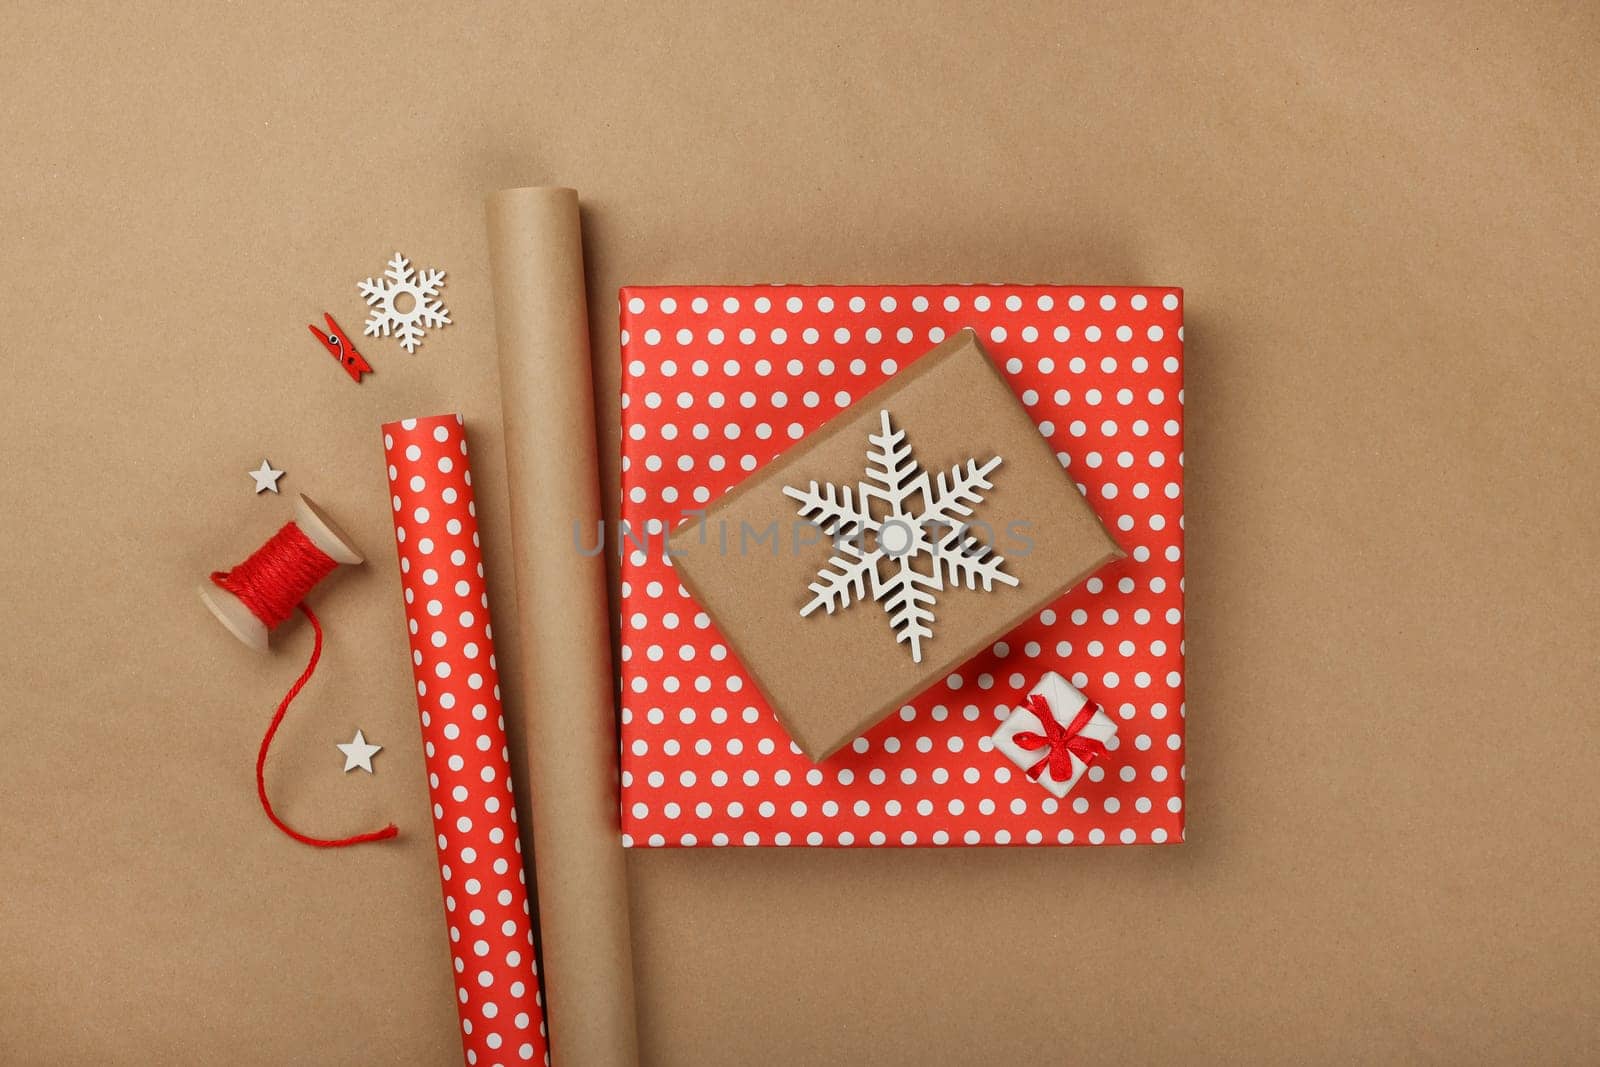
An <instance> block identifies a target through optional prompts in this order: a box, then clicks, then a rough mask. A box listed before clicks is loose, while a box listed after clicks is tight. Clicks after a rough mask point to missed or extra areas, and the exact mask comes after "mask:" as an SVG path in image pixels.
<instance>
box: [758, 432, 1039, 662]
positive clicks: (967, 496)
mask: <svg viewBox="0 0 1600 1067" xmlns="http://www.w3.org/2000/svg"><path fill="white" fill-rule="evenodd" d="M882 418H883V429H882V431H881V432H879V433H874V434H868V435H867V441H868V444H869V447H868V449H867V472H866V476H867V480H866V481H862V482H858V483H857V485H856V488H855V491H854V492H852V491H851V489H850V487H849V486H848V485H846V486H843V487H840V486H836V485H834V484H833V483H832V482H828V483H826V484H825V485H823V486H821V487H819V486H818V484H817V483H816V482H812V483H811V485H810V487H809V488H806V489H796V488H794V487H793V486H788V485H786V486H784V487H783V492H784V495H785V496H787V497H790V498H792V499H794V500H796V501H798V502H799V504H800V508H799V512H800V517H801V518H803V519H805V520H806V521H808V522H811V523H814V524H815V525H816V526H817V527H818V528H820V529H821V530H822V532H823V533H824V534H826V535H827V536H828V537H830V538H831V539H832V540H833V547H834V553H835V554H834V555H833V556H832V557H831V558H830V559H829V560H828V562H827V563H825V564H824V565H823V567H822V569H821V570H819V571H818V572H817V580H816V581H814V582H812V583H811V584H810V586H809V587H808V588H810V590H811V592H812V594H813V595H812V598H811V599H810V600H809V601H807V602H806V605H805V606H804V607H803V608H801V609H800V614H801V615H803V616H804V615H810V614H811V613H812V612H814V611H816V610H817V609H818V608H823V609H825V610H826V611H827V613H828V614H830V615H832V614H833V612H834V610H835V609H842V608H847V607H849V606H850V605H851V604H852V603H854V602H856V601H859V600H862V599H864V598H865V593H866V589H867V583H868V581H869V580H870V582H871V586H872V599H874V600H876V601H878V602H879V603H881V604H882V605H883V610H884V613H885V614H886V615H888V616H889V625H890V626H891V627H892V628H893V629H894V633H895V640H896V641H898V642H900V643H901V644H909V645H910V646H911V659H912V661H913V662H915V663H921V662H922V641H923V639H924V638H932V637H933V626H932V624H933V605H934V603H935V599H936V597H935V594H937V593H941V592H943V591H944V590H945V588H946V586H947V585H950V586H955V585H965V586H966V587H967V588H968V589H976V588H977V587H978V586H979V585H982V586H983V589H984V591H985V592H988V591H990V590H992V589H993V588H994V583H995V582H1003V583H1005V584H1006V585H1016V584H1017V579H1016V578H1015V577H1014V576H1012V575H1010V574H1007V573H1006V572H1005V571H1004V570H1002V569H1001V565H1002V564H1004V563H1005V558H1004V557H1002V556H999V555H996V554H995V551H994V549H993V548H992V547H991V546H989V545H988V544H985V543H984V542H983V541H982V540H980V539H979V538H978V537H976V536H974V535H973V533H972V531H971V529H970V528H969V526H968V524H967V522H966V520H967V519H968V518H970V517H971V515H972V509H973V507H974V506H975V505H977V504H980V503H982V501H983V494H984V492H985V491H987V490H989V489H992V488H994V483H993V482H991V481H990V480H989V475H990V473H991V472H993V471H994V469H995V468H996V467H998V466H1000V457H999V456H995V457H994V458H993V459H991V460H989V461H988V462H987V463H984V464H981V465H980V464H979V463H978V461H977V460H972V459H969V460H967V461H966V463H964V464H957V465H956V466H954V467H952V468H951V469H950V470H949V471H948V472H946V471H940V472H939V473H938V474H937V475H936V476H933V477H930V476H929V474H928V472H927V471H925V470H923V469H922V467H921V465H919V464H918V463H917V462H916V460H914V459H912V457H911V445H910V443H909V442H907V441H906V433H905V431H904V430H897V429H895V428H894V426H893V424H892V423H891V422H890V421H889V413H888V412H887V411H884V412H883V413H882ZM874 502H876V504H877V506H874ZM923 560H925V561H926V562H925V563H924V568H925V569H918V568H917V566H916V564H917V563H918V561H923Z"/></svg>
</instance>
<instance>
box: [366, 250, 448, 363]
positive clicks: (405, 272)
mask: <svg viewBox="0 0 1600 1067" xmlns="http://www.w3.org/2000/svg"><path fill="white" fill-rule="evenodd" d="M443 284H444V271H442V270H432V269H428V270H423V271H421V272H420V273H419V272H417V271H416V270H415V269H413V268H412V266H411V262H410V261H409V260H407V259H406V257H405V256H402V255H401V254H400V253H399V252H396V253H395V254H394V258H393V259H391V260H390V261H389V269H388V270H386V271H384V272H383V277H382V278H368V279H367V280H366V281H364V282H362V283H361V295H362V296H364V297H366V298H367V304H368V305H369V306H370V307H371V308H372V309H373V311H372V315H371V316H370V317H369V318H368V319H367V325H366V328H365V329H364V330H363V331H362V332H363V333H364V334H366V335H367V336H368V337H388V336H389V335H390V334H391V333H393V334H394V336H395V339H396V340H398V341H399V342H400V344H401V346H402V347H404V348H405V350H406V351H407V352H411V353H415V352H416V350H417V346H418V345H419V344H421V343H422V338H423V337H424V336H425V335H426V332H427V329H425V328H432V327H435V326H446V325H448V324H449V322H450V311H449V309H448V308H446V307H445V306H444V305H443V304H441V303H439V287H440V286H441V285H443Z"/></svg>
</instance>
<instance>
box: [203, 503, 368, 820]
mask: <svg viewBox="0 0 1600 1067" xmlns="http://www.w3.org/2000/svg"><path fill="white" fill-rule="evenodd" d="M360 562H362V559H361V553H359V552H357V551H356V550H355V546H353V545H352V544H351V543H350V538H349V537H347V536H345V533H344V531H343V530H340V529H339V527H337V526H335V525H334V524H333V521H332V520H331V519H329V518H328V517H327V516H326V515H324V514H323V513H322V511H321V509H319V508H318V507H317V506H316V505H315V504H313V503H312V502H311V501H310V500H308V499H307V498H306V497H305V496H303V495H302V496H300V497H298V498H297V499H296V501H295V506H294V521H293V522H290V523H286V524H285V525H284V526H283V527H282V528H281V529H280V530H278V532H277V533H275V534H273V535H272V537H270V538H269V539H268V540H267V542H266V543H265V544H263V545H262V546H261V547H260V548H258V549H256V551H255V552H253V553H252V554H251V555H250V557H249V558H248V559H246V560H245V561H244V562H243V563H241V564H239V565H238V566H237V567H234V568H233V569H232V570H231V571H217V572H216V573H214V574H213V575H211V578H210V580H208V581H206V582H203V583H202V584H201V586H200V599H201V601H202V602H203V603H204V604H205V606H206V607H207V608H210V609H211V613H212V614H213V615H215V616H216V617H217V618H218V619H219V620H221V622H222V625H224V626H226V627H227V628H228V632H229V633H231V634H233V636H235V637H237V638H238V639H239V640H241V641H243V642H244V643H245V644H246V645H249V646H250V647H251V648H253V649H255V650H256V651H257V652H265V651H266V650H267V635H268V632H269V631H270V630H271V629H272V627H274V626H276V625H278V624H279V623H281V622H283V621H284V620H285V619H287V618H288V617H289V616H290V614H291V613H293V612H294V611H296V610H298V611H299V612H300V613H301V614H303V615H304V616H305V617H306V621H308V622H309V623H311V633H312V639H313V640H312V645H311V657H310V659H308V660H307V661H306V666H305V670H303V671H301V672H300V677H299V678H297V679H295V682H294V684H293V685H291V686H290V687H289V691H288V692H287V693H285V694H284V697H283V699H282V700H281V701H279V702H278V710H277V711H276V712H274V713H273V716H272V721H271V723H269V724H268V726H267V732H266V734H265V735H264V736H263V737H262V738H261V747H260V749H258V750H257V752H256V796H257V797H258V798H259V799H260V801H261V810H262V811H264V812H266V815H267V818H268V819H270V820H271V821H272V825H274V826H276V827H277V828H278V829H279V830H282V831H283V832H284V833H285V834H287V835H289V836H290V837H292V838H294V839H295V840H296V841H299V842H301V843H302V844H306V845H311V846H313V847H315V848H344V847H346V846H348V845H360V844H364V843H366V842H369V841H386V840H388V839H389V838H391V837H394V836H395V835H396V834H397V833H398V832H399V831H398V830H397V829H396V828H395V825H394V824H393V823H390V824H389V825H388V826H385V827H384V828H383V829H381V830H373V831H371V832H369V833H364V834H356V835H355V836H353V837H335V838H328V837H312V836H311V835H309V834H303V833H301V832H300V831H299V830H296V829H295V828H294V827H292V826H290V825H289V824H288V823H286V822H284V821H283V819H282V818H280V817H279V815H278V813H277V812H276V811H274V810H273V807H272V801H271V799H270V798H268V796H267V778H266V767H267V752H268V751H269V750H270V749H271V748H272V738H273V737H274V736H275V735H276V734H277V732H278V727H279V725H281V724H282V722H283V716H284V714H285V713H286V712H287V711H288V710H289V705H290V704H292V703H294V698H295V697H296V696H298V695H299V694H300V691H301V690H302V689H304V688H305V685H306V683H307V682H309V681H310V680H311V676H312V674H313V673H315V672H316V669H317V661H318V660H319V659H321V657H322V623H321V622H319V621H318V620H317V616H316V613H315V612H313V611H312V610H311V608H310V607H309V606H308V605H307V604H306V603H305V597H306V595H307V594H309V593H310V592H311V590H312V589H314V588H315V587H316V585H317V583H318V582H320V581H321V580H322V579H323V578H325V577H327V576H328V575H329V574H331V573H332V572H333V571H334V569H335V568H337V567H338V566H339V565H340V564H342V563H360ZM235 590H237V592H236V591H235ZM240 594H243V595H242V596H241V595H240Z"/></svg>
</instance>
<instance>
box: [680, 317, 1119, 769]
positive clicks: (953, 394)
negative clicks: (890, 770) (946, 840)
mask: <svg viewBox="0 0 1600 1067" xmlns="http://www.w3.org/2000/svg"><path fill="white" fill-rule="evenodd" d="M885 411H887V412H888V413H889V416H890V420H891V423H892V426H893V428H894V429H895V430H901V431H904V432H905V434H906V441H907V443H908V444H909V445H910V448H911V457H912V459H913V460H914V461H915V462H916V463H917V464H918V465H919V466H920V467H921V469H922V470H924V471H927V472H928V473H929V475H930V476H931V477H934V478H937V477H938V475H939V472H946V473H947V474H948V473H949V472H951V471H952V468H955V467H956V466H957V465H958V464H960V465H962V466H963V469H965V464H966V463H967V461H968V460H976V461H977V462H978V464H979V465H980V466H981V465H983V464H985V463H987V462H988V461H989V460H990V459H992V458H993V457H995V456H999V457H1000V459H1001V462H1000V464H999V465H998V466H997V467H996V468H995V469H993V470H992V471H990V472H989V474H988V479H989V481H990V482H992V487H990V488H988V489H985V490H983V491H982V500H981V502H977V503H975V504H974V505H973V506H972V514H971V516H970V518H966V519H964V520H963V521H965V522H967V523H969V524H970V527H969V529H970V531H971V532H972V533H973V534H974V535H975V536H977V537H979V538H980V539H981V540H983V541H984V542H986V543H988V544H989V545H990V546H991V547H992V548H993V550H994V551H995V552H996V553H997V554H998V555H1000V556H1002V557H1004V563H1003V565H1002V569H1003V571H1004V572H1005V573H1006V574H1009V575H1011V576H1012V577H1014V578H1015V579H1016V584H1015V585H1009V584H1003V583H1002V582H999V581H996V582H994V583H993V587H992V589H989V590H985V589H984V588H983V586H982V585H981V584H979V585H978V586H977V587H976V588H968V587H967V585H966V584H965V583H960V584H958V583H956V582H952V581H949V580H946V581H945V583H944V588H943V589H942V590H941V591H938V592H937V593H936V594H935V596H936V600H935V602H933V603H932V604H931V605H930V606H931V609H932V611H933V615H934V619H933V621H932V622H931V623H930V624H929V625H930V628H931V629H932V631H933V632H932V636H931V637H924V638H922V639H921V641H920V655H921V661H920V662H918V661H916V660H915V659H914V658H913V655H912V651H911V648H910V647H909V645H908V644H907V643H902V642H898V641H897V640H896V631H895V629H894V628H893V627H891V625H890V620H889V617H888V615H887V614H886V613H885V611H884V609H883V606H882V605H881V604H880V603H878V602H877V601H874V600H873V598H872V588H871V582H870V581H869V582H868V583H867V585H866V588H865V590H864V591H863V593H862V594H861V595H860V596H855V597H852V598H851V600H850V602H849V603H848V605H847V606H845V607H842V608H838V609H836V610H834V611H833V612H832V613H831V614H830V613H828V612H827V611H825V610H824V609H823V608H821V607H819V608H817V609H816V610H815V611H813V612H812V613H811V614H809V615H808V616H806V617H802V616H801V614H800V611H801V608H802V607H804V606H805V605H806V604H807V602H808V601H810V600H811V599H812V596H813V590H812V588H811V586H812V583H813V582H816V581H817V580H818V572H819V571H820V570H821V569H822V568H823V567H824V566H825V565H826V564H827V563H828V560H829V558H830V557H831V556H833V555H834V554H835V546H834V544H833V543H832V541H831V539H830V538H829V537H828V536H827V535H825V534H824V533H823V532H822V531H821V530H819V529H818V528H817V526H815V525H812V524H811V523H810V522H808V521H807V520H806V519H805V518H802V517H801V513H800V504H799V503H797V501H796V500H795V499H792V498H791V497H790V496H788V495H786V494H785V492H784V488H785V487H786V486H792V487H795V488H796V489H799V490H805V489H806V488H808V487H809V486H810V484H811V483H812V482H816V483H818V486H819V488H821V489H822V490H823V491H824V492H825V491H826V489H827V486H828V484H829V483H832V484H833V485H835V486H838V487H840V488H841V489H842V488H845V487H848V488H849V489H850V491H851V492H852V493H854V492H855V491H856V489H857V486H858V484H859V483H862V482H865V481H868V478H867V469H868V451H869V448H871V447H873V446H870V445H869V442H868V437H869V435H872V434H878V433H881V430H882V417H883V416H882V413H883V412H885ZM912 510H915V508H913V509H912ZM881 511H882V508H881V506H880V502H879V501H876V500H875V501H874V502H873V514H874V516H875V517H880V518H881ZM856 543H857V544H858V545H859V544H862V543H863V541H862V540H861V539H858V540H857V541H856ZM874 543H875V542H874V540H873V538H872V536H871V535H870V534H869V535H867V537H866V538H865V539H864V544H865V546H866V547H867V548H869V549H870V548H871V547H872V546H873V544H874ZM668 551H669V553H670V554H671V556H672V559H673V565H674V567H675V568H676V570H677V573H678V577H679V578H680V580H682V582H683V584H684V587H685V588H687V589H688V590H689V592H690V594H691V595H692V596H694V598H695V599H696V600H697V601H698V602H699V603H700V604H701V605H702V606H704V607H705V609H706V611H707V612H708V613H709V614H710V616H711V618H712V620H713V621H714V622H715V623H716V625H717V626H718V627H719V628H720V629H721V631H722V633H723V634H724V636H725V637H726V638H727V641H728V644H729V645H730V646H731V647H732V648H733V650H734V652H735V653H736V654H737V655H738V656H739V659H740V662H742V663H743V664H744V666H745V667H746V669H748V671H749V673H750V675H751V677H752V678H753V679H754V680H755V682H756V684H757V685H758V686H759V687H760V689H761V692H762V694H763V696H765V698H766V699H767V702H768V703H769V704H770V705H771V706H772V708H773V710H774V711H775V712H776V713H777V715H778V718H779V720H780V721H781V722H782V723H783V725H784V727H785V728H786V729H787V730H788V732H789V735H790V737H792V738H793V739H794V742H795V744H797V745H798V746H799V747H800V749H801V750H802V751H803V752H805V754H806V755H808V756H810V757H811V758H812V759H814V760H822V759H825V758H826V757H828V756H829V755H831V754H832V753H834V752H836V751H837V750H838V749H840V748H841V747H843V746H844V745H846V744H848V743H849V742H850V741H851V740H852V739H853V738H855V737H856V736H858V735H859V734H861V733H862V732H863V731H865V730H866V729H868V728H869V727H871V726H872V725H873V724H874V723H876V722H878V721H879V720H880V719H882V718H883V717H884V716H885V715H888V714H889V713H890V712H892V711H894V710H895V709H897V708H898V707H900V706H901V705H902V704H904V703H905V702H906V701H908V700H910V699H911V698H912V697H914V696H916V695H917V694H918V693H920V692H921V691H923V690H924V689H926V688H927V687H928V686H930V685H932V684H933V683H935V682H937V681H938V680H940V679H941V678H944V677H945V676H946V675H948V674H949V673H950V672H951V671H952V670H954V669H955V668H956V667H958V666H960V665H961V664H962V663H964V662H966V661H967V660H968V659H970V658H971V657H972V656H973V655H974V654H976V653H977V652H978V651H979V650H980V649H981V648H983V646H984V645H986V644H988V643H989V642H991V641H994V640H996V639H997V638H999V637H1001V636H1003V635H1004V634H1006V633H1007V632H1008V631H1009V630H1011V629H1012V628H1013V627H1014V626H1016V625H1017V624H1019V623H1020V622H1022V621H1023V620H1024V619H1026V618H1027V617H1028V616H1029V615H1031V614H1032V613H1034V612H1037V611H1039V610H1041V609H1042V608H1043V607H1044V606H1045V605H1047V604H1049V603H1050V602H1051V601H1053V600H1054V599H1056V598H1057V597H1058V596H1060V595H1061V594H1062V593H1063V592H1065V591H1066V590H1067V589H1069V588H1071V587H1072V586H1073V585H1075V584H1077V583H1078V582H1079V581H1082V580H1083V579H1084V578H1086V577H1088V576H1089V575H1090V574H1092V573H1093V572H1094V571H1095V570H1097V569H1099V568H1100V567H1101V566H1102V565H1103V564H1105V563H1106V562H1108V561H1110V560H1112V559H1116V558H1118V557H1120V556H1121V555H1122V551H1121V550H1120V549H1119V548H1118V547H1117V545H1116V543H1115V542H1114V541H1113V540H1112V539H1111V537H1110V536H1109V535H1108V534H1107V533H1106V531H1105V529H1104V528H1103V527H1102V526H1101V525H1100V521H1099V519H1098V518H1097V517H1096V516H1095V514H1094V511H1093V510H1092V509H1091V508H1090V506H1089V504H1088V503H1087V502H1086V501H1085V500H1084V499H1083V496H1082V494H1081V493H1079V491H1078V489H1077V487H1076V486H1075V485H1074V484H1073V481H1072V479H1071V478H1070V477H1069V476H1068V474H1067V472H1066V471H1064V470H1063V469H1062V463H1061V461H1060V460H1059V459H1058V458H1057V457H1056V455H1055V453H1054V452H1053V451H1051V448H1050V445H1049V443H1048V442H1047V441H1046V440H1045V438H1044V437H1043V436H1041V435H1040V433H1039V430H1038V428H1037V427H1036V426H1035V425H1034V422H1033V419H1032V418H1031V417H1030V416H1029V415H1028V413H1027V412H1026V411H1025V410H1024V409H1023V407H1022V405H1021V404H1020V403H1019V402H1018V400H1017V398H1016V396H1015V395H1014V394H1013V393H1012V392H1011V388H1010V386H1009V385H1007V384H1006V382H1005V380H1004V379H1003V378H1002V377H1001V376H1000V374H999V372H998V371H997V370H996V369H995V367H994V365H993V364H992V363H991V362H990V360H989V357H988V354H987V353H986V352H985V351H984V350H983V347H982V345H980V344H979V342H978V339H977V337H976V336H975V335H974V334H973V333H972V331H970V330H963V331H961V332H959V333H957V334H956V335H955V336H953V337H951V338H950V339H949V340H947V341H945V342H943V343H942V344H940V345H939V346H938V347H936V348H934V349H933V350H931V351H930V352H928V353H927V354H926V355H924V356H922V357H921V358H920V359H918V360H917V361H916V362H915V363H913V364H911V365H910V366H908V367H907V368H906V369H905V370H903V371H902V372H901V373H899V374H898V375H896V376H895V377H894V378H892V379H890V380H889V381H888V382H886V383H884V384H883V385H882V386H880V387H879V388H878V389H876V390H874V391H873V392H871V393H869V394H867V395H866V396H864V397H862V398H861V399H860V400H859V401H857V402H856V403H855V404H854V405H852V406H851V407H850V408H848V409H846V410H845V411H844V412H842V413H840V414H839V415H838V416H837V417H835V418H834V419H833V420H831V421H830V422H828V423H827V424H826V425H825V426H823V427H822V428H821V429H819V430H817V431H816V432H814V433H813V434H812V435H811V436H810V437H808V438H806V439H805V440H804V441H802V442H800V443H799V444H797V445H795V446H794V447H793V448H791V449H790V450H789V451H787V452H785V453H784V454H783V455H781V456H779V457H778V458H777V459H775V460H773V461H772V462H771V463H770V464H768V465H767V466H766V467H765V468H763V469H761V470H760V471H758V472H756V473H755V474H753V475H752V476H751V477H750V478H749V479H748V480H746V481H745V482H744V483H742V484H741V485H740V486H739V487H738V488H737V489H735V490H733V491H732V492H730V493H728V494H727V495H725V496H723V497H722V498H721V499H720V500H718V501H717V502H715V503H714V504H712V505H711V506H710V507H709V508H708V509H707V510H706V511H705V513H704V514H703V515H696V516H693V517H691V518H689V519H688V520H686V521H685V522H684V523H682V524H680V525H679V526H678V527H677V528H676V529H675V530H674V531H673V532H672V534H671V537H670V539H669V543H668ZM913 565H914V566H915V567H916V568H917V569H918V570H919V571H921V572H923V573H927V574H931V572H932V566H931V561H930V559H929V558H928V557H927V556H921V557H919V558H917V559H915V561H914V564H913ZM879 566H880V567H883V566H884V564H883V563H880V565H879Z"/></svg>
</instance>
